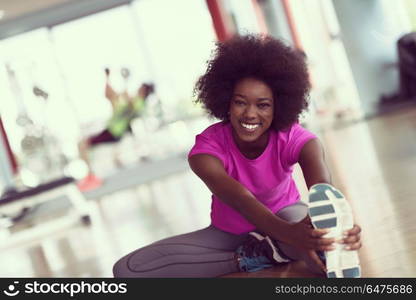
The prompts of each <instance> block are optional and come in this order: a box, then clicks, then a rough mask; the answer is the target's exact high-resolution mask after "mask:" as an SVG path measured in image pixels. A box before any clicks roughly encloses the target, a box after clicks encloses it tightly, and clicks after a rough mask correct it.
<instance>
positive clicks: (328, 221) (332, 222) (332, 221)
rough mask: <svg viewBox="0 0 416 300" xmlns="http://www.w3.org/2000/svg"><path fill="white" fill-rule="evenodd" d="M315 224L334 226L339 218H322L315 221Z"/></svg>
mask: <svg viewBox="0 0 416 300" xmlns="http://www.w3.org/2000/svg"><path fill="white" fill-rule="evenodd" d="M312 223H313V225H315V227H316V228H332V227H336V226H337V218H331V219H326V220H320V221H313V220H312Z"/></svg>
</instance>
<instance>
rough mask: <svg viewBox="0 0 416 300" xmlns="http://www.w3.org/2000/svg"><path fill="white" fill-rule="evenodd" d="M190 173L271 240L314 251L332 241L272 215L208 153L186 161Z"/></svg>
mask: <svg viewBox="0 0 416 300" xmlns="http://www.w3.org/2000/svg"><path fill="white" fill-rule="evenodd" d="M189 164H190V166H191V169H192V170H193V171H194V173H195V174H196V175H197V176H198V177H200V178H201V179H202V181H204V183H205V184H206V185H207V187H208V188H209V189H210V190H211V192H212V193H213V194H214V195H216V196H217V197H218V198H219V199H221V201H223V202H224V203H226V204H228V205H229V206H231V207H232V208H234V209H235V210H236V211H238V212H239V213H240V214H241V215H242V216H243V217H245V218H246V219H247V220H248V221H249V222H250V223H251V224H253V225H254V226H255V227H256V228H258V229H259V230H261V231H262V232H263V233H264V234H266V235H268V236H270V237H271V238H273V239H276V240H280V241H284V242H286V243H288V244H292V245H295V246H299V247H302V248H308V249H314V250H328V249H329V248H330V246H329V245H330V244H332V242H333V239H324V238H320V237H321V236H322V235H324V234H325V233H326V232H327V231H326V230H321V229H312V228H310V227H309V226H308V224H306V223H298V224H296V226H294V225H292V224H289V223H288V222H286V221H284V220H283V219H281V218H279V217H277V216H276V215H274V214H273V213H272V212H271V211H270V210H269V209H268V208H267V207H266V206H264V205H263V204H262V203H261V202H260V201H258V200H257V199H256V197H255V196H254V195H253V194H252V193H251V192H250V191H249V190H248V189H247V188H245V187H244V186H243V185H242V184H241V183H239V182H238V181H236V180H235V179H233V178H232V177H230V176H229V175H228V174H227V173H226V171H225V169H224V167H223V165H222V163H221V161H220V160H219V159H217V158H216V157H214V156H211V155H208V154H196V155H193V156H191V157H190V158H189Z"/></svg>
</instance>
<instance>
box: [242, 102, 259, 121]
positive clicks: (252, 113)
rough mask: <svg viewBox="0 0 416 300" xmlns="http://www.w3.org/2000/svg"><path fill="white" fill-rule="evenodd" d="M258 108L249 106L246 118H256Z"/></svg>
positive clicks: (245, 113) (246, 110) (245, 112)
mask: <svg viewBox="0 0 416 300" xmlns="http://www.w3.org/2000/svg"><path fill="white" fill-rule="evenodd" d="M256 114H257V112H256V107H255V106H254V105H247V107H246V109H245V111H244V117H246V118H248V119H253V118H255V117H256Z"/></svg>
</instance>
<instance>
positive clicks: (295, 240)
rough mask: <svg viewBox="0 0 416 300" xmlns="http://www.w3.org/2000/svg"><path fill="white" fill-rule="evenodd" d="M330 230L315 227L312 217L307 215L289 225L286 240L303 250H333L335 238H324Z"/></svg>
mask: <svg viewBox="0 0 416 300" xmlns="http://www.w3.org/2000/svg"><path fill="white" fill-rule="evenodd" d="M328 232H329V230H328V229H314V228H313V227H312V224H311V222H310V218H309V217H306V218H304V219H303V220H302V221H300V222H299V223H295V224H291V225H289V228H288V230H287V232H286V234H285V240H284V241H285V242H286V243H288V244H290V245H292V246H295V247H297V248H300V249H302V250H315V251H316V250H320V251H331V250H334V249H335V245H334V243H335V238H324V237H323V236H324V235H325V234H327V233H328Z"/></svg>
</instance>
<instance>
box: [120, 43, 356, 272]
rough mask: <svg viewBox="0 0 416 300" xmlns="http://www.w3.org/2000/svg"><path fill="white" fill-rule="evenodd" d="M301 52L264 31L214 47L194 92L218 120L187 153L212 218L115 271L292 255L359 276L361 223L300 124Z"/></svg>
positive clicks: (284, 259) (219, 268)
mask: <svg viewBox="0 0 416 300" xmlns="http://www.w3.org/2000/svg"><path fill="white" fill-rule="evenodd" d="M304 59H305V58H304V56H302V55H299V54H298V52H297V51H295V50H293V49H292V48H290V47H288V46H286V45H285V44H283V43H282V42H281V41H279V40H276V39H273V38H271V37H268V36H256V35H246V36H238V37H235V38H233V39H231V40H229V41H226V42H223V43H220V42H219V43H218V44H217V48H216V51H215V53H214V55H213V57H212V58H211V60H210V61H209V63H208V68H207V71H206V73H205V74H204V75H203V76H201V77H200V79H199V80H198V82H197V83H196V86H195V93H196V94H197V96H198V98H197V102H200V103H202V104H203V105H204V107H205V109H206V110H207V111H208V113H209V114H210V115H211V116H214V117H216V118H218V119H219V120H221V121H220V122H218V123H216V124H213V125H211V126H209V127H208V128H207V129H205V130H204V131H203V132H202V133H201V134H199V135H197V136H196V142H195V145H194V146H193V148H192V149H191V151H190V152H189V156H188V160H189V165H190V167H191V169H192V170H193V171H194V173H195V174H196V175H197V176H199V177H200V178H201V180H202V181H203V182H204V183H205V184H206V185H207V187H208V188H209V189H210V190H211V192H212V206H211V224H210V226H208V227H207V228H204V229H201V230H198V231H194V232H191V233H187V234H182V235H179V236H174V237H170V238H167V239H164V240H161V241H158V242H155V243H153V244H151V245H148V246H146V247H143V248H141V249H138V250H136V251H134V252H132V253H130V254H128V255H126V256H124V257H122V258H121V259H120V260H119V261H118V262H117V263H116V264H115V265H114V268H113V273H114V276H115V277H217V276H221V275H224V274H227V273H234V272H253V271H258V270H262V269H264V268H269V267H271V266H273V265H277V264H282V263H288V262H290V261H293V260H303V261H305V262H306V264H307V265H308V267H309V268H310V269H311V270H312V271H313V272H316V273H317V274H319V273H321V274H322V275H323V274H325V272H326V274H327V276H328V277H359V276H360V269H359V262H358V257H357V250H358V249H359V248H360V247H361V242H360V231H361V229H360V227H359V226H358V225H354V223H353V221H352V212H351V209H350V207H349V205H348V202H347V201H346V200H345V198H344V197H343V195H342V194H341V193H340V192H339V191H338V190H336V189H335V188H334V187H333V186H332V185H331V178H330V174H329V171H328V169H327V166H326V164H325V160H324V151H323V149H322V146H321V143H320V142H319V140H318V139H317V137H316V136H315V135H314V134H313V133H311V132H309V131H308V130H306V129H304V128H302V126H301V125H300V124H299V122H298V119H299V115H300V114H301V113H302V112H303V111H304V110H305V109H306V108H307V106H308V102H307V97H308V93H309V89H310V85H309V80H308V73H307V69H306V64H305V61H304ZM296 163H299V164H300V166H301V168H302V171H303V175H304V178H305V182H306V184H307V186H308V188H310V196H309V199H307V201H305V202H306V203H304V202H301V201H300V200H301V199H300V194H299V192H298V189H297V187H296V185H295V181H294V180H293V178H292V172H293V168H294V165H295V164H296Z"/></svg>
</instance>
